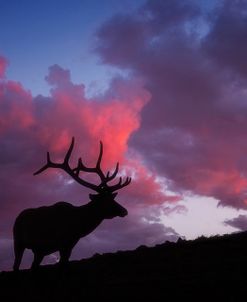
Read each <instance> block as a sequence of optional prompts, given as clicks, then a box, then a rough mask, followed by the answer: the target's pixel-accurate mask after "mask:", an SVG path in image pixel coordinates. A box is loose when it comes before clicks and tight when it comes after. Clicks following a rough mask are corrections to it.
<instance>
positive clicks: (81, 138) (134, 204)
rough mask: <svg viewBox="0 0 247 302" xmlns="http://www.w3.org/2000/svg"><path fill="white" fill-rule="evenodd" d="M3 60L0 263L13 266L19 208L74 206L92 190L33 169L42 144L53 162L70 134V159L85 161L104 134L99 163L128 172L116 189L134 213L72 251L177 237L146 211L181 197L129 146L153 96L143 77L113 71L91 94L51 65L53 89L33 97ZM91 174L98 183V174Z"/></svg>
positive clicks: (57, 174)
mask: <svg viewBox="0 0 247 302" xmlns="http://www.w3.org/2000/svg"><path fill="white" fill-rule="evenodd" d="M0 64H1V65H0V66H1V68H0V70H1V72H2V74H1V80H0V140H1V145H0V155H1V156H0V162H1V171H0V182H1V188H0V196H1V204H0V228H1V233H2V235H1V236H2V237H1V238H2V242H6V243H7V244H4V246H3V253H4V256H6V257H4V259H5V260H4V261H2V263H0V266H1V265H2V267H1V269H2V268H6V266H7V264H8V268H10V267H11V266H10V262H11V261H12V259H10V257H11V258H12V254H13V253H12V252H10V250H9V249H10V242H11V241H10V240H9V239H10V238H11V237H12V235H11V230H12V226H13V223H14V219H15V217H16V216H17V214H18V213H19V212H20V211H21V210H23V209H24V208H28V207H38V206H42V205H49V204H52V203H55V202H57V201H61V200H65V201H70V202H72V203H73V204H75V205H80V204H85V203H86V202H87V201H88V193H89V190H88V189H87V188H83V187H81V186H80V185H78V184H77V183H74V182H71V181H70V179H69V177H68V176H67V175H65V174H64V172H62V171H55V170H52V169H51V170H50V171H49V170H47V171H46V172H44V173H42V174H41V175H39V176H36V177H34V176H33V172H34V171H36V170H37V169H39V168H40V167H42V166H43V164H44V163H45V160H46V151H47V150H49V151H50V153H51V157H52V160H53V161H62V160H63V158H64V155H65V153H66V150H67V149H68V147H69V145H70V142H71V138H72V136H74V137H75V138H76V146H75V150H74V154H73V156H72V158H71V165H72V166H73V165H76V164H77V159H78V158H79V157H80V156H82V158H83V161H84V162H85V163H86V164H87V165H89V166H92V165H93V166H94V165H95V162H96V159H97V157H98V152H99V141H100V140H101V141H103V144H104V154H103V163H102V165H103V168H104V169H105V170H111V169H113V168H115V165H116V163H117V162H120V173H122V174H126V175H129V176H132V178H133V181H132V183H131V185H130V186H128V187H127V188H125V189H123V190H122V192H121V194H120V196H119V200H120V202H122V203H123V205H125V206H126V207H127V208H128V210H129V211H130V212H131V214H130V217H128V219H125V220H121V222H120V221H119V222H118V221H116V222H115V224H114V222H112V223H108V224H106V226H105V227H102V230H101V232H104V234H105V238H106V239H105V243H104V242H103V241H102V239H101V236H102V234H101V233H100V232H99V233H95V235H93V236H92V237H91V239H90V242H88V244H87V245H86V246H87V248H84V249H81V248H80V246H78V247H77V249H76V250H75V252H74V257H75V258H78V257H82V256H85V255H90V253H89V252H90V251H91V252H92V251H93V250H94V253H95V252H96V251H97V252H102V251H105V250H106V251H110V250H117V249H119V248H122V249H127V248H129V247H135V246H137V244H139V243H140V242H142V243H143V244H145V243H146V244H154V243H156V242H160V240H162V241H164V240H165V239H172V240H175V238H177V234H176V232H175V231H174V230H172V229H171V228H166V227H165V226H163V225H162V224H161V223H159V221H157V219H156V221H153V220H154V218H153V217H155V215H153V217H152V215H151V214H150V211H151V212H152V211H154V208H155V211H158V212H159V211H160V210H162V207H163V203H165V202H171V203H173V202H176V201H177V200H178V199H179V196H175V195H172V196H171V195H169V194H166V192H165V190H164V188H163V186H162V184H161V183H159V182H158V181H157V174H156V173H155V172H154V171H151V170H150V169H148V168H146V167H145V165H144V163H143V162H142V160H141V157H138V156H137V151H134V150H131V148H129V146H128V142H129V139H130V136H131V135H133V133H134V132H135V131H137V130H138V129H139V127H140V123H141V111H142V110H143V107H144V106H145V105H146V104H147V103H148V101H149V100H150V93H149V92H148V91H147V90H146V89H144V88H143V85H142V82H141V81H139V80H129V79H124V78H120V77H116V78H114V79H113V80H112V82H111V84H110V87H109V89H108V90H107V91H106V92H105V93H104V94H103V95H100V96H96V97H95V98H91V99H88V98H87V97H86V96H85V93H84V90H85V89H84V88H85V87H84V85H83V84H81V85H75V84H73V83H72V82H71V79H70V72H69V70H65V69H63V68H61V67H60V66H58V65H53V66H51V67H50V68H49V73H48V75H47V77H46V81H47V82H48V83H49V84H50V85H51V90H50V95H49V96H48V97H47V96H42V95H38V96H36V97H33V96H32V94H31V93H30V92H29V91H28V90H26V89H25V88H24V87H23V86H22V85H21V83H18V82H15V81H11V80H9V79H6V77H5V73H4V72H5V69H6V60H5V59H4V58H2V57H1V61H0ZM93 181H95V183H97V182H99V179H93ZM153 223H155V224H153ZM113 230H115V232H114V231H113ZM134 232H136V235H135V236H134V235H133V234H134ZM97 234H98V235H97ZM116 238H119V239H118V240H116ZM137 238H138V239H137ZM88 240H89V239H88ZM89 247H91V249H89ZM87 251H88V252H87ZM6 259H9V260H6ZM29 260H30V259H29ZM27 262H28V260H27Z"/></svg>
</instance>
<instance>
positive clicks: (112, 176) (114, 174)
mask: <svg viewBox="0 0 247 302" xmlns="http://www.w3.org/2000/svg"><path fill="white" fill-rule="evenodd" d="M118 169H119V163H117V165H116V168H115V170H114V172H113V173H112V175H110V172H107V175H106V179H107V182H108V181H111V180H113V179H114V178H115V177H116V176H117V174H118Z"/></svg>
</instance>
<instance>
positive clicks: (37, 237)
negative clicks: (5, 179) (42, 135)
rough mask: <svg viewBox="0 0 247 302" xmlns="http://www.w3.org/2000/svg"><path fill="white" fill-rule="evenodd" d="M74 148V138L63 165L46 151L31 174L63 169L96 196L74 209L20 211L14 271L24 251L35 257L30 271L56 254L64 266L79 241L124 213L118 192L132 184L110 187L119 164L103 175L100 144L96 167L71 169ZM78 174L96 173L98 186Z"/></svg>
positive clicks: (62, 205) (64, 206) (67, 205)
mask: <svg viewBox="0 0 247 302" xmlns="http://www.w3.org/2000/svg"><path fill="white" fill-rule="evenodd" d="M73 147H74V137H73V138H72V141H71V144H70V147H69V149H68V151H67V153H66V155H65V157H64V161H63V162H62V163H55V162H52V161H51V158H50V154H49V152H47V163H46V164H45V165H44V166H43V167H42V168H41V169H39V170H38V171H37V172H35V173H34V175H37V174H40V173H42V172H43V171H45V170H46V169H48V168H55V169H62V170H63V171H65V172H66V173H67V174H69V175H70V176H71V177H72V179H74V180H75V181H76V182H78V183H79V184H80V185H82V186H84V187H87V188H89V189H91V190H93V191H95V192H96V193H97V194H89V198H90V201H89V202H88V203H87V204H85V205H82V206H74V205H72V204H70V203H68V202H57V203H55V204H53V205H51V206H42V207H39V208H31V209H26V210H24V211H22V212H21V213H20V214H19V216H18V217H17V218H16V220H15V224H14V228H13V237H14V253H15V261H14V266H13V269H14V270H15V271H18V270H19V267H20V263H21V259H22V256H23V252H24V250H25V249H26V248H27V249H31V250H32V252H33V254H34V259H33V263H32V266H31V269H37V268H38V267H39V265H40V263H41V261H42V260H43V258H44V256H46V255H49V254H51V253H54V252H56V251H58V252H59V254H60V261H59V263H60V264H67V263H68V261H69V257H70V255H71V252H72V249H73V248H74V246H75V245H76V243H77V242H78V241H79V239H80V238H82V237H84V236H86V235H88V234H89V233H91V232H92V231H93V230H95V229H96V228H97V227H98V226H99V224H100V223H101V222H102V221H103V220H104V219H112V218H114V217H117V216H118V217H124V216H126V215H127V214H128V212H127V210H126V209H125V208H124V207H122V206H121V205H120V204H118V203H117V202H116V201H115V197H116V196H117V192H116V191H117V190H120V189H122V188H123V187H125V186H127V185H129V184H130V182H131V178H130V177H126V179H125V180H123V179H122V178H121V177H120V178H119V181H118V182H117V183H116V184H114V185H110V184H109V182H110V181H112V180H113V179H115V177H116V176H117V173H118V170H119V163H117V165H116V168H115V170H114V172H113V173H110V172H107V173H106V174H105V173H104V172H103V171H102V169H101V160H102V155H103V144H102V142H100V152H99V156H98V159H97V162H96V166H95V167H87V166H85V165H84V164H83V162H82V159H81V158H79V159H78V163H77V166H76V167H75V168H71V166H70V164H69V160H70V157H71V153H72V151H73ZM80 172H87V173H95V174H96V175H97V176H98V177H99V179H100V184H98V185H96V184H93V183H90V182H88V181H86V180H85V179H82V178H81V177H80Z"/></svg>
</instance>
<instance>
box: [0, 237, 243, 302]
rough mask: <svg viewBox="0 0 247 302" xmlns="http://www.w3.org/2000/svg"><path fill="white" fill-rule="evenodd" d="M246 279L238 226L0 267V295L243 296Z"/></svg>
mask: <svg viewBox="0 0 247 302" xmlns="http://www.w3.org/2000/svg"><path fill="white" fill-rule="evenodd" d="M246 281H247V232H242V233H236V234H232V235H224V236H215V237H210V238H205V237H200V238H198V239H196V240H194V241H185V240H182V239H179V240H178V242H177V243H172V242H165V243H163V244H160V245H156V246H155V247H146V246H140V247H138V248H137V249H136V250H134V251H119V252H116V253H107V254H102V255H99V254H96V255H95V256H93V257H92V258H90V259H84V260H81V261H72V262H70V263H69V265H68V267H67V269H66V270H62V269H61V267H60V266H59V265H50V266H41V267H40V268H39V270H38V271H36V272H32V271H31V270H23V271H19V272H2V273H0V301H4V302H5V301H6V302H8V301H37V302H39V301H49V302H52V301H71V302H73V301H94V300H95V299H97V301H99V300H102V301H105V300H107V301H118V300H121V301H123V300H127V299H128V300H129V301H141V300H143V301H181V299H183V301H184V299H186V300H188V301H209V300H210V301H244V300H245V295H246ZM241 297H243V298H241Z"/></svg>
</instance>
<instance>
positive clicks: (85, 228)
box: [78, 201, 104, 235]
mask: <svg viewBox="0 0 247 302" xmlns="http://www.w3.org/2000/svg"><path fill="white" fill-rule="evenodd" d="M78 213H79V217H78V218H79V220H80V229H81V232H82V233H83V235H84V233H90V232H92V231H93V230H94V229H95V228H97V226H98V225H99V224H100V223H101V222H102V221H103V220H104V215H103V214H102V212H101V211H100V209H99V207H98V206H97V204H96V203H94V202H92V201H90V202H89V203H87V204H85V205H83V206H80V207H79V211H78Z"/></svg>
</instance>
